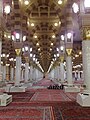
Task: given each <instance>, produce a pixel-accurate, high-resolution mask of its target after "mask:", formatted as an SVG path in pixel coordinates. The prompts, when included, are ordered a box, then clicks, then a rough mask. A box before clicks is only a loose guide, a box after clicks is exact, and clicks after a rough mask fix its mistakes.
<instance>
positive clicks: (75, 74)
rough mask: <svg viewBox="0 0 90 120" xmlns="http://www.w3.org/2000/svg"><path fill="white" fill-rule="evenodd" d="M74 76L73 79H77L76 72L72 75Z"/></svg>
mask: <svg viewBox="0 0 90 120" xmlns="http://www.w3.org/2000/svg"><path fill="white" fill-rule="evenodd" d="M74 76H75V79H77V72H76V71H75V73H74Z"/></svg>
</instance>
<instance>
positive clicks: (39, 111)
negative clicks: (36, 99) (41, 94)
mask: <svg viewBox="0 0 90 120" xmlns="http://www.w3.org/2000/svg"><path fill="white" fill-rule="evenodd" d="M50 109H51V108H50V107H41V106H40V107H31V106H29V107H28V106H24V107H10V106H9V107H5V108H4V107H1V108H0V120H51V111H50Z"/></svg>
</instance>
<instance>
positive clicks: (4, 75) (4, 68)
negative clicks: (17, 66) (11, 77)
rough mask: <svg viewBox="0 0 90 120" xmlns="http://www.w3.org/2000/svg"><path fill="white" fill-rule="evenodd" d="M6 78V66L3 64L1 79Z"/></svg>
mask: <svg viewBox="0 0 90 120" xmlns="http://www.w3.org/2000/svg"><path fill="white" fill-rule="evenodd" d="M5 80H6V66H5V65H4V66H3V81H5Z"/></svg>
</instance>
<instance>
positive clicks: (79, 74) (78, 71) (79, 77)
mask: <svg viewBox="0 0 90 120" xmlns="http://www.w3.org/2000/svg"><path fill="white" fill-rule="evenodd" d="M78 80H80V71H78Z"/></svg>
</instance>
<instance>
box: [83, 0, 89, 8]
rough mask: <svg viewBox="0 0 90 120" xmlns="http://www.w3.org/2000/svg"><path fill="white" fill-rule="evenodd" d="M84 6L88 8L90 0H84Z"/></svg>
mask: <svg viewBox="0 0 90 120" xmlns="http://www.w3.org/2000/svg"><path fill="white" fill-rule="evenodd" d="M84 6H85V8H89V7H90V2H89V1H88V0H84Z"/></svg>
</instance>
